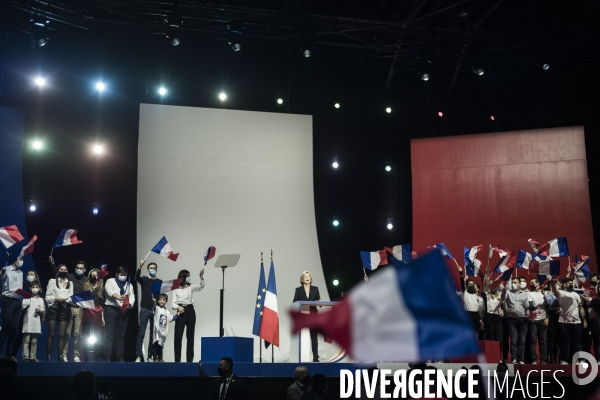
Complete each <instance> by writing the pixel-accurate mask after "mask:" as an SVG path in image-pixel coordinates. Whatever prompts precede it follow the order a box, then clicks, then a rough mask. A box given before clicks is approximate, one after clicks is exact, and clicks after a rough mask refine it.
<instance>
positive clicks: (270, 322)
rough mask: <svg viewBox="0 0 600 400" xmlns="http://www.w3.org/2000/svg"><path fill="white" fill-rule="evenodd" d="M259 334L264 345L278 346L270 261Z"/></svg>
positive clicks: (277, 320)
mask: <svg viewBox="0 0 600 400" xmlns="http://www.w3.org/2000/svg"><path fill="white" fill-rule="evenodd" d="M259 336H260V337H261V338H263V339H264V340H265V347H266V348H269V345H270V344H273V345H274V346H277V347H279V313H278V311H277V288H276V285H275V265H274V264H273V261H271V268H270V270H269V283H268V284H267V292H266V293H265V303H264V308H263V315H262V322H261V324H260V333H259Z"/></svg>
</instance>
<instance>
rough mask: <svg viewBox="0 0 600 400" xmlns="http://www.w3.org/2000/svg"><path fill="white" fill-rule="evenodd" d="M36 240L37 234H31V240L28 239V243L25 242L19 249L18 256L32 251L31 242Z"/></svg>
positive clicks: (20, 256) (23, 255)
mask: <svg viewBox="0 0 600 400" xmlns="http://www.w3.org/2000/svg"><path fill="white" fill-rule="evenodd" d="M36 240H37V235H33V237H32V238H31V240H30V241H29V243H27V244H26V245H25V246H23V248H22V249H21V254H19V258H23V257H25V256H26V255H27V254H29V253H33V244H34V243H35V241H36Z"/></svg>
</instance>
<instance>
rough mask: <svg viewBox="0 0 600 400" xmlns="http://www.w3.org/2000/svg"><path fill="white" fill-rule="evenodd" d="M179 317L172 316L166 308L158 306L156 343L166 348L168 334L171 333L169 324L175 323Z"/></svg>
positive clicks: (155, 324)
mask: <svg viewBox="0 0 600 400" xmlns="http://www.w3.org/2000/svg"><path fill="white" fill-rule="evenodd" d="M176 319H177V316H173V315H171V313H170V312H169V310H167V308H166V307H160V306H156V309H155V310H154V336H153V337H154V342H158V344H159V345H160V346H161V347H165V341H166V340H167V333H169V322H173V321H175V320H176Z"/></svg>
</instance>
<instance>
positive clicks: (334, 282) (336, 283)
mask: <svg viewBox="0 0 600 400" xmlns="http://www.w3.org/2000/svg"><path fill="white" fill-rule="evenodd" d="M332 283H333V286H337V285H339V284H340V281H338V280H337V279H334V280H333V282H332Z"/></svg>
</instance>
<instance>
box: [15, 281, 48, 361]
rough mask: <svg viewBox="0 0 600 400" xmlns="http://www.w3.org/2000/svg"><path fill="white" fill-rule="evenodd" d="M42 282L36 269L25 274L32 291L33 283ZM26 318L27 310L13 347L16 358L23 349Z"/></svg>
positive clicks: (22, 314)
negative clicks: (24, 320) (24, 321)
mask: <svg viewBox="0 0 600 400" xmlns="http://www.w3.org/2000/svg"><path fill="white" fill-rule="evenodd" d="M34 282H36V283H38V284H39V283H40V276H39V275H38V273H37V272H35V271H28V272H27V275H25V284H26V285H27V289H28V290H29V291H30V292H31V286H32V285H33V283H34ZM38 290H39V292H38V293H39V295H40V297H41V296H42V294H43V291H42V288H41V287H38ZM24 318H25V312H22V313H21V322H20V323H19V330H18V331H17V338H16V339H15V345H14V346H13V349H12V357H13V358H16V357H17V354H18V353H19V350H20V349H21V344H22V343H23V319H24Z"/></svg>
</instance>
